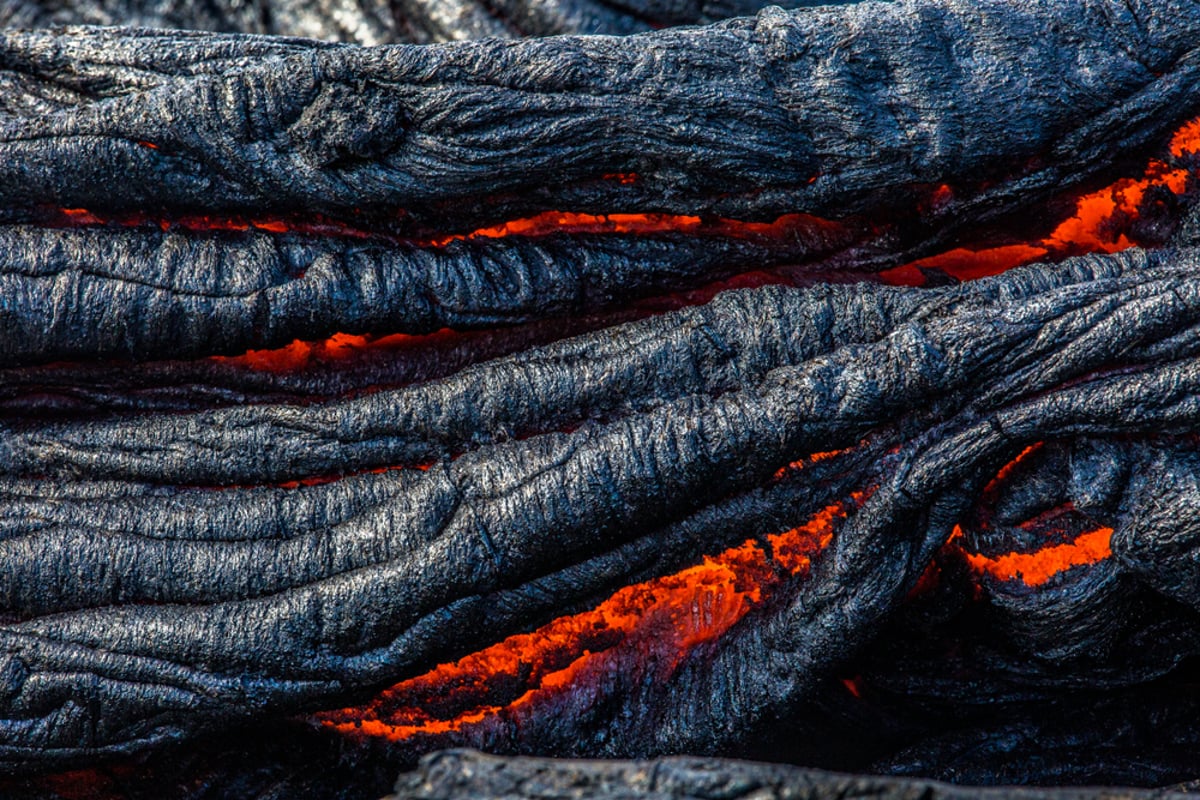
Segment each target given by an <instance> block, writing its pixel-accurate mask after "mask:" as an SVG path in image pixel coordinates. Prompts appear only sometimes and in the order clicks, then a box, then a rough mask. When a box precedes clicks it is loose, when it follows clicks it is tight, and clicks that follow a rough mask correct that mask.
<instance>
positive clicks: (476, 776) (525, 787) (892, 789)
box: [389, 751, 1193, 800]
mask: <svg viewBox="0 0 1200 800" xmlns="http://www.w3.org/2000/svg"><path fill="white" fill-rule="evenodd" d="M1190 796H1193V795H1187V794H1182V793H1173V792H1168V791H1137V790H1134V789H1096V788H1089V789H1017V788H1013V787H1001V788H992V789H985V788H979V787H959V786H952V785H949V784H939V783H934V782H930V781H914V780H901V779H895V778H882V777H861V776H851V775H838V774H836V773H831V772H820V771H816V770H805V769H798V768H796V767H784V766H779V765H775V764H755V763H751V762H737V761H727V760H721V759H695V758H664V759H660V760H658V761H626V762H620V761H562V760H552V759H535V758H512V759H504V758H496V757H494V756H485V755H483V754H480V753H473V752H469V751H466V752H462V751H460V752H448V753H439V754H437V755H433V756H429V757H427V758H425V759H423V760H422V761H421V766H420V768H419V769H418V770H417V771H415V772H413V773H412V774H410V775H405V776H402V777H401V779H400V781H399V783H398V784H397V785H396V793H395V794H394V795H391V797H390V798H389V800H458V798H467V797H471V798H477V799H478V800H523V798H533V797H536V798H538V799H539V800H607V798H613V799H614V800H616V798H620V799H621V800H633V798H644V800H743V799H745V800H749V798H753V800H826V798H828V800H835V799H836V800H852V799H853V798H860V797H861V798H867V797H869V798H876V799H877V800H918V799H919V800H993V798H995V800H999V798H1013V800H1084V798H1094V799H1095V800H1151V799H1152V798H1153V799H1154V800H1184V799H1185V798H1187V797H1190Z"/></svg>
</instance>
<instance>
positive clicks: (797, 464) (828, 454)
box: [772, 447, 854, 480]
mask: <svg viewBox="0 0 1200 800" xmlns="http://www.w3.org/2000/svg"><path fill="white" fill-rule="evenodd" d="M853 449H854V448H853V447H843V448H842V449H841V450H827V451H825V452H823V453H812V454H810V455H808V456H806V457H804V458H802V459H800V460H799V461H793V462H792V463H790V464H788V465H787V466H786V467H780V468H779V470H778V471H777V472H776V473H775V475H774V476H772V477H773V478H774V480H780V479H782V478H783V477H784V476H785V475H787V474H788V473H789V472H793V471H795V470H798V469H804V468H805V467H807V466H810V465H812V464H816V463H817V462H819V461H828V460H829V459H831V458H837V457H838V456H840V455H844V454H846V453H849V452H850V451H851V450H853Z"/></svg>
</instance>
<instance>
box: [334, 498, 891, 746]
mask: <svg viewBox="0 0 1200 800" xmlns="http://www.w3.org/2000/svg"><path fill="white" fill-rule="evenodd" d="M868 495H869V492H863V493H856V494H854V495H852V497H851V498H850V499H848V500H846V501H843V502H837V503H833V504H831V505H829V506H827V507H826V508H824V509H822V510H820V511H818V512H817V513H816V514H814V515H813V516H812V517H811V518H810V519H809V520H808V521H807V522H806V523H805V524H803V525H800V526H798V527H796V528H793V529H791V530H789V531H785V532H783V533H779V534H772V535H770V536H768V537H766V539H767V543H768V545H769V550H770V552H769V553H768V550H767V549H766V548H764V546H763V544H762V543H760V542H759V541H757V540H755V539H747V540H746V541H744V542H743V543H742V544H740V545H738V546H736V547H731V548H729V549H727V550H725V551H724V552H723V553H721V554H719V555H716V556H705V557H704V558H703V560H702V561H701V562H700V563H699V564H696V565H694V566H691V567H687V568H685V569H683V570H680V571H679V572H676V573H674V574H671V575H666V576H663V577H661V578H655V579H653V580H649V581H645V582H643V583H638V584H634V585H632V586H626V587H624V588H622V589H620V590H618V591H617V592H616V593H615V594H613V595H612V596H611V597H609V598H608V599H607V600H604V601H603V602H601V603H600V604H599V605H598V606H596V608H594V609H592V610H591V611H585V612H583V613H580V614H575V615H572V616H567V617H560V618H558V619H556V620H554V621H552V622H550V623H548V624H547V625H545V626H543V627H541V628H539V629H538V630H536V631H533V632H532V633H526V634H519V635H516V636H510V637H508V638H507V639H504V640H503V641H501V642H499V643H497V644H495V645H492V646H491V647H488V648H487V649H485V650H482V651H480V652H477V653H474V654H472V655H469V656H466V657H465V658H462V659H460V660H458V661H456V662H454V663H449V664H442V665H440V666H438V667H436V668H435V669H433V670H432V671H430V672H428V673H426V674H424V675H421V676H419V677H416V678H411V679H409V680H406V681H404V682H402V683H398V684H396V685H395V686H393V687H391V688H389V689H387V690H385V691H384V692H383V693H381V694H380V695H379V696H377V697H376V698H375V699H374V700H372V701H371V702H370V703H369V704H368V705H366V706H362V707H357V708H347V709H341V710H338V711H329V712H323V713H321V714H318V715H316V719H317V720H319V721H320V722H321V723H322V724H324V725H326V726H329V727H332V728H334V729H337V730H340V731H343V732H346V733H354V732H359V733H363V734H366V735H369V736H376V737H384V738H387V739H391V740H394V741H400V740H404V739H407V738H409V737H412V736H418V735H436V734H445V733H451V732H454V731H461V730H464V729H465V728H468V727H469V726H471V725H473V724H476V723H479V722H482V721H484V720H487V719H490V718H497V717H499V718H501V720H503V719H504V718H507V715H511V714H513V713H514V712H518V711H520V710H521V709H522V708H528V707H530V706H532V705H535V704H540V703H542V702H546V701H547V700H551V699H552V698H553V696H554V695H555V694H556V693H562V692H566V691H569V690H571V688H572V687H579V686H585V685H599V684H601V683H602V682H603V676H604V675H605V674H608V673H609V672H611V671H612V670H613V669H616V668H617V667H615V666H614V664H615V663H616V662H617V660H618V659H619V658H620V657H621V656H622V654H623V653H629V652H633V653H636V654H637V659H638V663H639V665H642V666H643V667H644V668H645V669H646V670H647V675H648V676H649V677H650V678H652V679H654V680H655V681H659V682H661V681H663V680H665V679H666V678H667V677H669V676H670V674H671V673H672V672H673V671H674V670H675V669H676V667H678V666H679V664H680V663H681V662H682V661H683V659H684V658H685V657H686V656H687V654H688V652H689V651H691V650H692V648H694V647H696V646H697V645H699V644H701V643H703V642H708V641H712V640H714V639H716V638H718V637H720V636H721V635H723V634H724V633H725V632H726V631H728V630H729V629H730V628H731V627H732V626H733V625H734V624H736V623H737V622H738V621H739V620H740V619H742V618H743V617H744V616H745V615H746V614H747V613H748V612H749V611H750V610H751V609H753V608H755V607H756V606H758V605H760V604H761V603H762V602H763V600H764V599H765V598H766V597H767V596H768V594H769V593H770V592H771V591H772V590H774V589H776V588H778V587H779V586H781V585H782V584H783V582H784V581H786V580H788V579H790V578H792V577H803V576H806V575H807V574H808V573H809V570H810V568H811V565H812V558H813V557H815V556H816V554H817V553H819V552H820V551H821V550H822V549H824V548H825V547H827V546H828V545H829V543H830V541H832V538H833V536H834V533H835V531H836V528H837V527H838V526H839V525H840V524H841V523H842V522H843V521H844V520H845V519H846V518H847V516H848V515H849V514H850V513H852V512H853V511H854V510H855V509H856V508H857V507H858V506H859V505H860V504H861V503H862V502H863V501H864V500H865V499H866V497H867V496H868Z"/></svg>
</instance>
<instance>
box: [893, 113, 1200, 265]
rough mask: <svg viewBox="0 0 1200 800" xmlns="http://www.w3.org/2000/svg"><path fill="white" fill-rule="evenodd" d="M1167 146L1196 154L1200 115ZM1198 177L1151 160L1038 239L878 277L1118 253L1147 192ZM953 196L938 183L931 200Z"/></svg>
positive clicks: (1177, 187)
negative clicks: (1138, 174)
mask: <svg viewBox="0 0 1200 800" xmlns="http://www.w3.org/2000/svg"><path fill="white" fill-rule="evenodd" d="M1168 150H1169V152H1170V155H1171V156H1173V157H1174V158H1176V159H1181V158H1185V157H1188V156H1192V155H1196V154H1200V117H1198V118H1196V119H1194V120H1191V121H1190V122H1188V123H1186V124H1184V125H1183V126H1182V127H1181V128H1180V129H1179V130H1178V131H1176V133H1175V135H1174V137H1173V138H1172V139H1171V143H1170V145H1169V146H1168ZM1198 177H1200V175H1198V174H1197V173H1196V171H1195V167H1194V166H1193V167H1192V168H1185V167H1174V168H1173V167H1172V166H1171V165H1169V164H1167V163H1166V162H1165V161H1163V160H1160V159H1152V160H1151V161H1150V162H1149V163H1148V164H1147V165H1146V169H1145V172H1144V173H1143V175H1142V177H1141V178H1121V179H1119V180H1117V181H1116V182H1114V183H1113V184H1111V185H1109V186H1106V187H1105V188H1103V189H1100V190H1099V191H1095V192H1091V193H1089V194H1085V195H1083V196H1082V197H1080V198H1079V199H1078V200H1076V202H1075V213H1074V214H1073V215H1072V216H1070V217H1068V218H1067V219H1064V220H1062V221H1061V222H1060V223H1059V224H1058V225H1057V227H1055V229H1054V230H1053V231H1052V232H1051V233H1050V235H1049V236H1046V237H1045V238H1043V239H1041V240H1039V241H1038V242H1036V243H1021V244H1010V245H1004V246H1001V247H990V248H984V249H981V250H972V249H970V248H964V247H959V248H955V249H953V250H949V251H947V252H945V253H939V254H938V255H935V256H930V257H928V258H923V259H921V260H919V261H913V262H911V263H908V264H904V265H903V266H899V267H894V268H893V269H889V270H885V271H883V272H881V273H880V275H879V277H880V279H881V280H883V282H884V283H887V284H890V285H893V286H922V285H924V284H925V281H926V279H925V275H924V274H922V272H921V267H925V268H930V267H934V268H937V269H940V270H942V271H943V272H945V273H946V274H948V275H950V276H952V277H955V278H957V279H959V280H961V281H969V280H975V279H978V278H986V277H988V276H991V275H998V274H1000V273H1001V272H1004V271H1006V270H1009V269H1012V268H1013V267H1019V266H1022V265H1024V264H1031V263H1033V262H1035V261H1039V260H1041V259H1044V258H1065V257H1066V256H1071V255H1079V254H1082V253H1116V252H1118V251H1120V250H1125V249H1128V248H1130V247H1134V246H1136V245H1138V244H1139V242H1138V241H1137V240H1136V238H1135V237H1134V235H1133V233H1132V230H1133V222H1134V221H1135V220H1136V219H1137V218H1138V216H1139V214H1140V212H1141V207H1142V202H1143V201H1144V200H1145V199H1146V195H1147V192H1149V191H1150V190H1151V189H1154V188H1162V189H1166V190H1167V191H1170V192H1171V193H1173V194H1176V195H1181V194H1184V193H1185V192H1188V191H1190V190H1191V189H1192V188H1193V186H1194V185H1195V183H1196V181H1197V178H1198ZM952 197H953V191H952V190H951V189H950V187H948V186H941V187H938V189H937V190H936V191H935V192H934V194H933V198H932V201H931V202H933V203H935V204H936V203H943V204H944V203H945V202H947V201H948V200H949V199H950V198H952Z"/></svg>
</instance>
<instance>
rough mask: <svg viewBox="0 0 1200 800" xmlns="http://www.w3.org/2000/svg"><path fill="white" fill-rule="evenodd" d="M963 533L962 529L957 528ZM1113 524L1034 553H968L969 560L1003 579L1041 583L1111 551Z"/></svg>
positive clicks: (980, 569)
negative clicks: (993, 554) (994, 554)
mask: <svg viewBox="0 0 1200 800" xmlns="http://www.w3.org/2000/svg"><path fill="white" fill-rule="evenodd" d="M956 531H957V532H958V533H960V534H961V531H958V529H956ZM1112 534H1113V530H1112V528H1097V529H1095V530H1093V531H1088V532H1087V533H1083V534H1080V535H1079V536H1077V537H1075V540H1074V541H1072V542H1068V543H1066V544H1056V545H1051V546H1049V547H1043V548H1042V549H1041V550H1037V551H1035V552H1032V553H1007V554H1005V555H1002V556H996V557H990V556H984V555H979V554H976V553H966V558H967V563H968V564H970V565H971V567H972V568H973V569H975V570H976V571H977V572H980V573H986V574H988V575H991V576H992V577H993V578H996V579H997V580H1002V581H1012V580H1020V581H1022V582H1023V583H1025V584H1026V585H1027V586H1041V585H1042V584H1044V583H1046V582H1048V581H1049V580H1050V579H1051V578H1053V577H1054V576H1056V575H1058V574H1059V573H1061V572H1064V571H1066V570H1068V569H1070V568H1071V567H1079V566H1083V565H1085V564H1095V563H1097V562H1100V561H1103V560H1104V559H1106V558H1108V557H1109V556H1110V555H1112V546H1111V542H1112Z"/></svg>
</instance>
